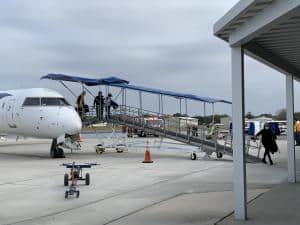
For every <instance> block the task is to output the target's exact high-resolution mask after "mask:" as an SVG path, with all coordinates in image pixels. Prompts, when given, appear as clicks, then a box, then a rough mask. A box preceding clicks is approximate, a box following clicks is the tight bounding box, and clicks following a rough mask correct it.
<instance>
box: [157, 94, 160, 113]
mask: <svg viewBox="0 0 300 225" xmlns="http://www.w3.org/2000/svg"><path fill="white" fill-rule="evenodd" d="M157 96H158V114H161V107H160V104H161V103H160V95H157Z"/></svg>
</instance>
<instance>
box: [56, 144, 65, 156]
mask: <svg viewBox="0 0 300 225" xmlns="http://www.w3.org/2000/svg"><path fill="white" fill-rule="evenodd" d="M56 154H57V158H65V157H66V156H65V153H64V150H63V149H62V148H59V147H57V149H56Z"/></svg>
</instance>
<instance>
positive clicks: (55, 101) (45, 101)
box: [41, 98, 70, 106]
mask: <svg viewBox="0 0 300 225" xmlns="http://www.w3.org/2000/svg"><path fill="white" fill-rule="evenodd" d="M41 103H42V106H69V105H70V104H69V103H68V102H67V101H66V100H65V99H64V98H42V101H41Z"/></svg>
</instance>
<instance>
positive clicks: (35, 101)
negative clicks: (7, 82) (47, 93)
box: [23, 98, 40, 106]
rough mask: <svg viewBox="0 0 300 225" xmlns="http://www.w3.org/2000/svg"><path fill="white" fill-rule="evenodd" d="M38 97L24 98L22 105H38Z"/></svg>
mask: <svg viewBox="0 0 300 225" xmlns="http://www.w3.org/2000/svg"><path fill="white" fill-rule="evenodd" d="M39 105H40V98H26V99H25V101H24V103H23V106H39Z"/></svg>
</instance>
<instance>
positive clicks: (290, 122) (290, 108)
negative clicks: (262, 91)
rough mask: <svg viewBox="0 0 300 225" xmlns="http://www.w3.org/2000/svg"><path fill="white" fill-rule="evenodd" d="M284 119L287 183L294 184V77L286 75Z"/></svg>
mask: <svg viewBox="0 0 300 225" xmlns="http://www.w3.org/2000/svg"><path fill="white" fill-rule="evenodd" d="M286 117H287V152H288V156H287V159H288V182H290V183H296V158H295V140H294V77H293V75H288V74H287V75H286Z"/></svg>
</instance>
